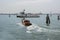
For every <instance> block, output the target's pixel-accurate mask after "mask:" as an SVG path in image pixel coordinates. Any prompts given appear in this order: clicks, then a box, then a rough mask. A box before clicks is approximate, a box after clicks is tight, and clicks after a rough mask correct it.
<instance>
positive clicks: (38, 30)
mask: <svg viewBox="0 0 60 40" xmlns="http://www.w3.org/2000/svg"><path fill="white" fill-rule="evenodd" d="M17 24H18V25H19V26H23V27H24V25H22V24H21V23H17ZM26 28H27V31H26V32H27V33H41V32H46V33H57V32H59V33H60V31H59V30H51V29H47V28H43V27H40V26H38V25H36V24H32V25H31V26H29V27H26Z"/></svg>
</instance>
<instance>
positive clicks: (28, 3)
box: [0, 0, 60, 13]
mask: <svg viewBox="0 0 60 40" xmlns="http://www.w3.org/2000/svg"><path fill="white" fill-rule="evenodd" d="M23 9H25V10H26V11H25V12H27V13H28V12H30V13H39V12H42V13H49V12H52V13H60V0H0V13H18V12H21V11H23Z"/></svg>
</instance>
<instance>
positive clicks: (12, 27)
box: [0, 15, 60, 40]
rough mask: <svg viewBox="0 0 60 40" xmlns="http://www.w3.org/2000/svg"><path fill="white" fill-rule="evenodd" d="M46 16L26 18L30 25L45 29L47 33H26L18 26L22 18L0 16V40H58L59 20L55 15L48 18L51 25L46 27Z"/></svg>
mask: <svg viewBox="0 0 60 40" xmlns="http://www.w3.org/2000/svg"><path fill="white" fill-rule="evenodd" d="M45 18H46V15H40V18H26V19H28V20H30V21H31V22H32V23H34V24H36V25H39V26H40V27H41V28H44V29H47V30H48V31H47V32H44V31H42V32H39V33H37V32H36V33H27V32H26V30H27V29H26V27H23V26H20V25H18V24H17V23H21V19H22V18H17V17H16V16H14V15H11V17H9V16H8V15H0V40H60V20H59V21H58V20H57V15H52V16H50V21H51V24H50V26H46V23H45V21H46V19H45Z"/></svg>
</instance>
